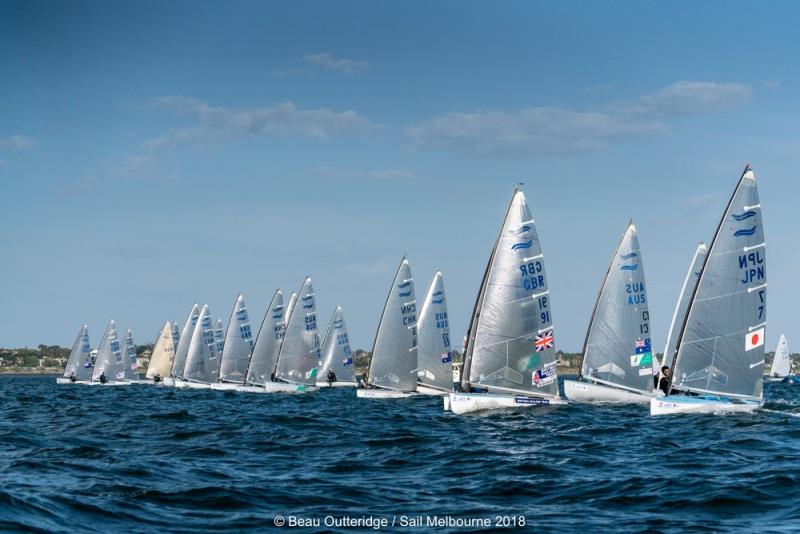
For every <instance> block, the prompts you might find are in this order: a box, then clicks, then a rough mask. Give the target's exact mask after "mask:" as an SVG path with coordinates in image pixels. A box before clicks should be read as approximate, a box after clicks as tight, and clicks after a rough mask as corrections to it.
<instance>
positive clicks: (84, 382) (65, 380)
mask: <svg viewBox="0 0 800 534" xmlns="http://www.w3.org/2000/svg"><path fill="white" fill-rule="evenodd" d="M56 384H81V385H84V386H86V385H88V384H90V382H89V381H88V380H76V381H75V382H73V381H72V380H70V379H69V378H64V377H63V376H59V377H58V378H56Z"/></svg>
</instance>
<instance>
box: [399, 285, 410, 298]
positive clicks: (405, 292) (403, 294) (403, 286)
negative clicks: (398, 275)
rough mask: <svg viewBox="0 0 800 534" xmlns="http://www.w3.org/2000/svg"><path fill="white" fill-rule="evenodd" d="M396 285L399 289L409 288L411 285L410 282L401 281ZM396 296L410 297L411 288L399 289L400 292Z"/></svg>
mask: <svg viewBox="0 0 800 534" xmlns="http://www.w3.org/2000/svg"><path fill="white" fill-rule="evenodd" d="M397 287H398V288H400V289H407V288H410V287H411V282H402V283H400V284H397ZM397 296H398V297H410V296H411V289H409V290H408V291H401V292H400V293H398V294H397Z"/></svg>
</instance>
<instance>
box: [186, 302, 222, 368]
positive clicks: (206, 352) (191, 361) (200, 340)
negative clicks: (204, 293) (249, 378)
mask: <svg viewBox="0 0 800 534" xmlns="http://www.w3.org/2000/svg"><path fill="white" fill-rule="evenodd" d="M218 376H219V355H218V353H217V346H216V342H215V340H214V327H213V325H212V324H211V314H210V313H209V311H208V304H204V305H203V309H202V310H201V311H200V319H199V320H198V323H197V326H196V327H195V329H194V332H192V337H191V341H190V342H189V354H188V355H187V356H186V368H185V370H184V373H183V378H185V379H186V380H191V381H193V382H205V383H212V382H216V381H217V377H218Z"/></svg>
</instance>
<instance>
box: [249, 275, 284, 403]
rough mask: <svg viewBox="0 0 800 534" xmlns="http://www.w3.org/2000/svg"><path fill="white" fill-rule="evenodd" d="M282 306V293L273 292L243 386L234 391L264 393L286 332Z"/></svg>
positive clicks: (279, 291) (278, 291) (273, 370)
mask: <svg viewBox="0 0 800 534" xmlns="http://www.w3.org/2000/svg"><path fill="white" fill-rule="evenodd" d="M289 301H290V303H291V302H292V301H295V302H296V301H297V295H296V294H293V295H292V296H291V297H290V298H289ZM285 308H286V307H285V306H284V304H283V293H282V292H281V290H280V289H278V290H277V291H275V294H274V295H273V296H272V300H271V301H270V303H269V306H268V307H267V311H266V313H265V314H264V319H263V320H262V321H261V328H259V330H258V335H257V336H256V342H255V345H254V346H253V356H252V357H251V358H250V364H249V366H248V368H247V373H246V378H245V383H244V385H241V386H236V391H243V392H247V393H264V391H265V389H264V384H265V383H267V382H268V381H269V380H270V377H271V376H272V375H273V373H274V372H275V365H276V364H277V362H278V352H279V351H280V348H281V340H283V333H284V332H285V330H286V315H287V314H286V313H285V311H286V310H285Z"/></svg>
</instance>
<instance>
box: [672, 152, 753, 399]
mask: <svg viewBox="0 0 800 534" xmlns="http://www.w3.org/2000/svg"><path fill="white" fill-rule="evenodd" d="M766 262H767V260H766V253H765V241H764V227H763V221H762V218H761V203H760V202H759V199H758V186H757V184H756V179H755V175H754V174H753V171H752V170H750V168H749V167H748V168H746V169H745V172H744V173H743V174H742V176H741V178H740V179H739V183H738V184H737V186H736V189H735V190H734V192H733V195H732V196H731V199H730V201H729V203H728V206H727V207H726V209H725V213H724V214H723V216H722V219H721V220H720V223H719V226H718V227H717V231H716V233H715V235H714V240H713V241H712V242H711V245H710V246H709V248H708V255H707V256H706V260H705V262H704V264H703V268H702V270H701V272H700V279H699V280H698V282H697V287H696V288H695V291H694V294H693V295H692V300H691V301H690V303H689V307H688V310H687V315H686V318H685V321H684V324H683V327H682V329H681V333H680V336H679V337H678V352H677V356H676V358H675V366H674V367H675V369H674V372H673V375H672V383H671V387H672V388H674V389H676V390H679V391H688V392H694V393H701V394H704V393H705V394H712V395H727V396H732V397H738V398H741V399H746V400H750V401H756V402H760V401H761V399H762V391H763V389H762V388H763V366H764V331H765V328H766V324H767V323H766V321H767V313H766V301H767V270H766Z"/></svg>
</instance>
